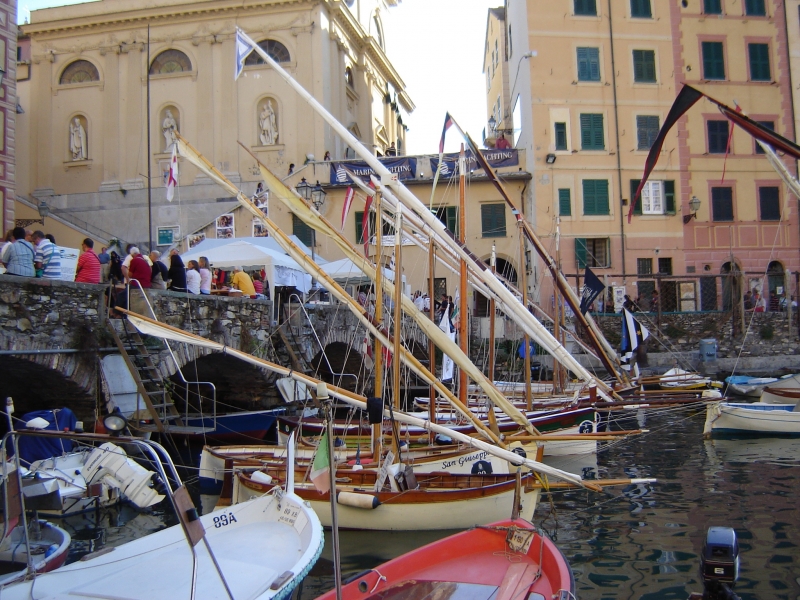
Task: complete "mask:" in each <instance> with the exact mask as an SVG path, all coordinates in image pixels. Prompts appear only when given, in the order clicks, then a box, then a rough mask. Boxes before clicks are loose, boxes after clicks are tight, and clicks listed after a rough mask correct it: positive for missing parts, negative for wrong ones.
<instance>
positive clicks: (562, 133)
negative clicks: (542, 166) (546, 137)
mask: <svg viewBox="0 0 800 600" xmlns="http://www.w3.org/2000/svg"><path fill="white" fill-rule="evenodd" d="M555 128H556V150H569V148H568V147H567V124H566V123H556V124H555Z"/></svg>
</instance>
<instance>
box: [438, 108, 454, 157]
mask: <svg viewBox="0 0 800 600" xmlns="http://www.w3.org/2000/svg"><path fill="white" fill-rule="evenodd" d="M454 122H455V121H453V117H451V116H450V113H447V114H446V115H445V116H444V127H443V128H442V139H441V140H440V141H439V154H442V153H443V152H444V136H445V135H446V134H447V130H448V129H450V127H451V126H452V125H453V123H454Z"/></svg>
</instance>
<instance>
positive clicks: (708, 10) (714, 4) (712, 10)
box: [703, 0, 722, 15]
mask: <svg viewBox="0 0 800 600" xmlns="http://www.w3.org/2000/svg"><path fill="white" fill-rule="evenodd" d="M703 12H704V13H705V14H707V15H721V14H722V2H721V1H720V0H704V1H703Z"/></svg>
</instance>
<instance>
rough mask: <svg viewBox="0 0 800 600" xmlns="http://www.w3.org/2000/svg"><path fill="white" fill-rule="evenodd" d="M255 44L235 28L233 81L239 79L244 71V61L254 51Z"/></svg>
mask: <svg viewBox="0 0 800 600" xmlns="http://www.w3.org/2000/svg"><path fill="white" fill-rule="evenodd" d="M255 47H256V45H255V42H253V40H251V39H250V38H249V37H248V36H247V34H245V32H244V31H242V30H241V29H239V28H238V27H237V28H236V74H235V76H234V78H233V80H234V81H236V80H237V79H239V75H241V74H242V69H244V59H246V58H247V56H248V55H249V54H250V53H251V52H252V51H253V50H255Z"/></svg>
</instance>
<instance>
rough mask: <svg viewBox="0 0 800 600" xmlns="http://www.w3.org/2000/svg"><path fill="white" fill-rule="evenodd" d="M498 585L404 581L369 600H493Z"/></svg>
mask: <svg viewBox="0 0 800 600" xmlns="http://www.w3.org/2000/svg"><path fill="white" fill-rule="evenodd" d="M497 589H498V588H497V586H496V585H482V584H478V583H457V582H452V581H414V580H411V581H404V582H402V583H399V584H397V585H393V586H391V587H389V588H386V589H384V590H382V591H380V592H378V593H376V594H373V595H372V596H370V597H369V598H368V600H399V599H400V598H402V599H403V600H432V599H433V598H435V599H436V600H492V599H493V598H495V597H496V595H497Z"/></svg>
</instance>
